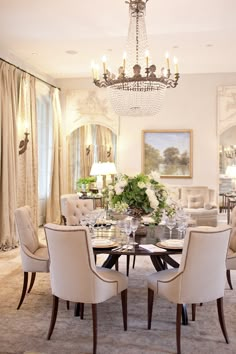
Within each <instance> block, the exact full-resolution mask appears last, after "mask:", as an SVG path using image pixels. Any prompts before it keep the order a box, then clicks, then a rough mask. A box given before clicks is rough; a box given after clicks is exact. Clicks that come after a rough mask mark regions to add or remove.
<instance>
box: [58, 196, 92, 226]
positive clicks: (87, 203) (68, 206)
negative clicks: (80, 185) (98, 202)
mask: <svg viewBox="0 0 236 354" xmlns="http://www.w3.org/2000/svg"><path fill="white" fill-rule="evenodd" d="M60 202H61V203H60V204H61V216H62V220H63V223H64V224H65V225H79V223H80V219H81V217H83V216H84V215H86V214H88V213H91V212H92V211H93V210H94V208H93V200H92V199H80V198H79V196H78V194H63V195H62V196H61V198H60Z"/></svg>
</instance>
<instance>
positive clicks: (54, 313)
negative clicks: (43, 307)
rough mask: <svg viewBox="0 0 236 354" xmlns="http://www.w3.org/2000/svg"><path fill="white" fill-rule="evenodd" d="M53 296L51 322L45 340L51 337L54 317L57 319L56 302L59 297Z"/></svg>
mask: <svg viewBox="0 0 236 354" xmlns="http://www.w3.org/2000/svg"><path fill="white" fill-rule="evenodd" d="M52 298H53V302H52V315H51V322H50V326H49V330H48V336H47V340H49V339H50V338H51V335H52V332H53V330H54V326H55V323H56V319H57V311H58V302H59V299H58V297H57V296H55V295H52Z"/></svg>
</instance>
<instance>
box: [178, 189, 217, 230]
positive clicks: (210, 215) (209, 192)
mask: <svg viewBox="0 0 236 354" xmlns="http://www.w3.org/2000/svg"><path fill="white" fill-rule="evenodd" d="M180 199H181V204H182V206H183V208H184V211H185V212H186V213H187V214H188V215H189V216H190V218H191V219H193V220H195V222H196V225H197V226H217V215H218V209H217V206H216V202H215V191H214V190H213V189H210V188H208V187H206V186H182V187H181V188H180Z"/></svg>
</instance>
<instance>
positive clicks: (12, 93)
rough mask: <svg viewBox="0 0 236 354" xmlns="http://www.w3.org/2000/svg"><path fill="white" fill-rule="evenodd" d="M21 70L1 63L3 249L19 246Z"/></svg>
mask: <svg viewBox="0 0 236 354" xmlns="http://www.w3.org/2000/svg"><path fill="white" fill-rule="evenodd" d="M19 78H20V74H19V71H18V70H16V69H15V68H14V67H12V66H9V65H8V64H7V63H5V62H3V61H0V132H1V134H0V230H1V231H0V249H1V250H6V249H8V248H14V247H16V246H17V244H18V240H17V237H16V233H15V223H14V220H15V218H14V211H15V209H16V207H17V178H16V175H17V162H18V140H17V106H18V91H19Z"/></svg>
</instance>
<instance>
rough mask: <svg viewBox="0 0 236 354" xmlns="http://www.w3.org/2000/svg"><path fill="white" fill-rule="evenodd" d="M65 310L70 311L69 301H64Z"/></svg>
mask: <svg viewBox="0 0 236 354" xmlns="http://www.w3.org/2000/svg"><path fill="white" fill-rule="evenodd" d="M66 308H67V310H69V309H70V301H66Z"/></svg>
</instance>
